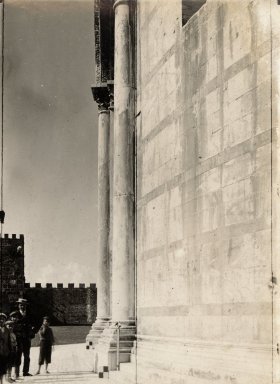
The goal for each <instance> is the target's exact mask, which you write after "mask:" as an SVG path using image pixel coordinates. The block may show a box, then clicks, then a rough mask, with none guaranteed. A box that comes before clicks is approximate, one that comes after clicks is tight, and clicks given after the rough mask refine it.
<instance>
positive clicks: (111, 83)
mask: <svg viewBox="0 0 280 384" xmlns="http://www.w3.org/2000/svg"><path fill="white" fill-rule="evenodd" d="M107 88H108V92H109V97H110V106H109V109H110V111H113V110H114V81H113V80H110V81H107Z"/></svg>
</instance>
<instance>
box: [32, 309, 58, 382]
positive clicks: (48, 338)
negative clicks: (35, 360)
mask: <svg viewBox="0 0 280 384" xmlns="http://www.w3.org/2000/svg"><path fill="white" fill-rule="evenodd" d="M39 336H40V355H39V367H38V371H37V372H36V375H39V374H40V370H41V366H42V365H43V364H44V363H45V364H46V373H49V371H48V364H50V362H51V355H52V346H53V344H54V337H53V331H52V329H51V327H50V323H49V317H48V316H45V317H44V318H43V324H42V326H41V328H40V329H39Z"/></svg>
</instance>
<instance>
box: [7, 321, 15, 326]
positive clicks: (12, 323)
mask: <svg viewBox="0 0 280 384" xmlns="http://www.w3.org/2000/svg"><path fill="white" fill-rule="evenodd" d="M14 324H15V322H14V321H12V320H7V321H5V325H14Z"/></svg>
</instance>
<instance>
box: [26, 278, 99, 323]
mask: <svg viewBox="0 0 280 384" xmlns="http://www.w3.org/2000/svg"><path fill="white" fill-rule="evenodd" d="M24 297H25V298H26V299H27V300H28V301H29V308H30V310H31V312H32V313H33V316H34V319H35V322H36V323H38V325H40V324H41V322H42V317H43V316H46V315H48V316H49V317H50V319H51V323H52V324H53V325H75V324H77V325H78V324H79V325H86V324H92V323H93V322H94V321H95V318H96V300H97V289H96V285H95V284H90V286H88V287H86V286H85V284H83V283H80V284H79V286H78V287H75V285H74V284H72V283H69V284H68V286H67V287H64V286H63V284H61V283H58V284H56V286H53V284H51V283H47V284H46V287H42V285H41V283H35V286H34V287H32V286H30V284H28V283H26V284H25V288H24Z"/></svg>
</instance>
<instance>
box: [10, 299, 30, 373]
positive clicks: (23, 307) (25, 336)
mask: <svg viewBox="0 0 280 384" xmlns="http://www.w3.org/2000/svg"><path fill="white" fill-rule="evenodd" d="M17 304H18V310H17V311H15V312H13V313H12V314H11V315H10V317H15V318H16V319H17V320H16V324H15V334H16V338H17V344H18V351H17V356H16V377H19V367H20V365H21V356H22V354H23V376H32V375H31V374H30V373H29V365H30V348H31V339H33V338H34V337H35V332H34V327H33V325H32V319H31V317H30V315H29V314H28V311H27V304H28V303H27V300H26V299H22V298H19V299H18V301H17Z"/></svg>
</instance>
